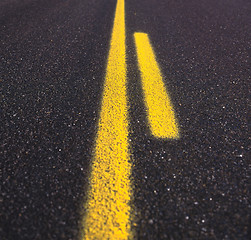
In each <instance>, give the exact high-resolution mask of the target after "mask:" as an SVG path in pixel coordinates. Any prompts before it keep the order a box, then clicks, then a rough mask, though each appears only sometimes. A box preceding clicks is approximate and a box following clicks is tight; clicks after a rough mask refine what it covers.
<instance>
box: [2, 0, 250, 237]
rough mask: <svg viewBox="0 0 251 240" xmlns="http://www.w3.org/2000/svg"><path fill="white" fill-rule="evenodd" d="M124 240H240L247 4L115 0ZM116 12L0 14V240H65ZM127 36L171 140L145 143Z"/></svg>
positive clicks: (93, 5) (75, 7)
mask: <svg viewBox="0 0 251 240" xmlns="http://www.w3.org/2000/svg"><path fill="white" fill-rule="evenodd" d="M125 4H126V31H127V64H128V81H129V83H128V92H129V100H130V122H131V127H130V140H131V141H130V143H131V149H132V153H133V171H132V180H133V183H134V199H133V202H134V206H135V209H134V215H135V216H136V217H135V219H136V223H137V225H136V226H135V227H134V230H135V233H136V235H135V236H136V238H137V239H249V236H248V227H249V220H250V200H249V197H250V194H249V189H248V180H249V178H248V171H249V165H248V163H249V162H248V147H249V145H248V122H247V119H248V88H249V82H248V81H250V65H249V63H250V62H248V61H250V59H249V55H250V47H251V43H250V39H251V36H250V29H251V15H250V9H251V5H250V3H249V1H247V0H224V1H223V0H211V1H205V0H191V1H185V0H170V1H164V0H161V1H157V0H146V1H142V0H140V1H133V0H126V1H125ZM115 6H116V1H115V0H93V1H85V0H64V1H59V0H44V1H42V0H33V1H32V0H22V1H21V0H9V1H7V0H3V1H1V3H0V46H1V47H0V98H1V100H0V101H1V108H0V158H1V161H0V171H1V172H0V182H1V184H0V187H1V188H0V209H1V211H0V238H1V239H3V240H7V239H8V240H9V239H10V240H12V239H13V240H14V239H32V240H33V239H77V238H78V236H79V232H80V231H81V227H80V226H81V225H80V222H81V220H82V219H81V211H82V209H81V207H82V206H83V199H85V197H86V191H85V190H86V187H87V185H88V176H89V169H90V163H91V152H92V148H93V143H94V139H95V133H96V131H97V121H98V116H99V110H100V104H101V94H102V89H103V82H104V76H105V67H106V60H107V56H108V50H109V41H110V36H111V31H112V24H113V18H114V11H115ZM134 32H145V33H147V34H148V35H149V38H150V39H151V43H152V45H153V47H154V50H155V54H156V57H157V60H158V63H159V65H160V67H161V70H162V74H163V76H164V78H165V84H166V86H167V88H168V91H169V93H170V94H171V99H172V103H173V105H174V108H175V112H176V115H177V119H178V122H179V127H180V131H181V138H180V139H179V140H165V141H161V140H157V139H154V138H153V137H152V136H151V135H150V132H149V130H148V127H147V124H146V113H145V108H144V103H143V95H142V91H141V85H140V74H139V69H138V66H137V58H136V51H135V45H134V40H133V34H134Z"/></svg>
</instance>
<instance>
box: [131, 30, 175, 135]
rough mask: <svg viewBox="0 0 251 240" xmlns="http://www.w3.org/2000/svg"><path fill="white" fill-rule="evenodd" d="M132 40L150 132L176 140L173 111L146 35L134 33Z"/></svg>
mask: <svg viewBox="0 0 251 240" xmlns="http://www.w3.org/2000/svg"><path fill="white" fill-rule="evenodd" d="M134 38H135V43H136V49H137V56H138V64H139V68H140V72H141V80H142V87H143V91H144V98H145V103H146V107H147V116H148V122H149V125H150V129H151V132H152V134H153V135H154V136H155V137H158V138H178V137H179V131H178V126H177V121H176V119H175V114H174V110H173V107H172V104H171V101H170V98H169V96H168V93H167V91H166V89H165V85H164V83H163V81H162V77H161V72H160V69H159V66H158V63H157V61H156V58H155V55H154V52H153V49H152V47H151V43H150V40H149V38H148V35H147V34H145V33H135V34H134Z"/></svg>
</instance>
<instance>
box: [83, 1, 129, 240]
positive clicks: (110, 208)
mask: <svg viewBox="0 0 251 240" xmlns="http://www.w3.org/2000/svg"><path fill="white" fill-rule="evenodd" d="M129 160H130V154H129V144H128V107H127V97H126V46H125V13H124V0H118V1H117V6H116V13H115V19H114V26H113V32H112V38H111V44H110V52H109V57H108V64H107V72H106V79H105V84H104V93H103V99H102V107H101V113H100V120H99V125H98V133H97V139H96V145H95V156H94V159H93V164H92V170H91V171H92V172H91V177H90V188H89V193H88V200H87V203H86V206H85V208H86V209H87V213H86V216H85V218H84V234H83V239H98V240H101V239H102V240H103V239H116V240H119V239H128V238H129V237H130V236H131V227H130V211H131V209H130V205H129V201H130V198H131V185H130V179H129V178H130V173H131V164H130V162H129Z"/></svg>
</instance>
